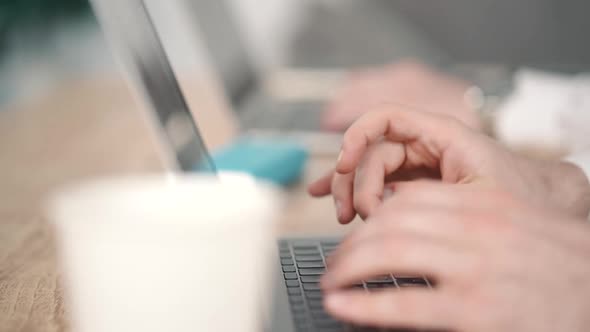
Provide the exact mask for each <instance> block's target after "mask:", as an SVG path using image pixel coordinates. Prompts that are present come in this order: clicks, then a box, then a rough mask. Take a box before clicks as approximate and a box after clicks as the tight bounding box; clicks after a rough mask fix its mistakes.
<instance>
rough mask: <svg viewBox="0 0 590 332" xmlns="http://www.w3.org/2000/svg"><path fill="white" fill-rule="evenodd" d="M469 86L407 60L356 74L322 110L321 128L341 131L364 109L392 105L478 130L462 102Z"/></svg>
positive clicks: (471, 112) (472, 112) (474, 117)
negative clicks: (397, 104)
mask: <svg viewBox="0 0 590 332" xmlns="http://www.w3.org/2000/svg"><path fill="white" fill-rule="evenodd" d="M470 86H471V84H470V83H468V82H465V81H462V80H461V79H458V78H454V77H451V76H449V75H446V74H443V73H441V72H438V71H436V70H435V69H433V68H430V67H428V66H427V65H424V64H421V63H418V62H415V61H411V60H409V61H402V62H399V63H395V64H392V65H388V66H385V67H381V68H373V69H367V70H364V71H359V72H357V73H353V74H352V75H351V76H350V78H349V79H348V80H346V81H345V82H344V84H343V85H342V87H341V88H340V90H339V91H338V92H337V94H336V96H335V98H334V99H333V100H332V102H331V103H330V104H329V105H328V107H327V108H326V110H325V111H324V114H323V119H322V127H323V128H325V129H327V130H334V131H340V130H344V129H346V128H348V126H349V125H350V124H352V123H353V122H354V121H355V120H356V119H358V118H359V117H360V116H361V115H363V114H364V113H365V112H366V111H367V110H369V109H371V108H374V107H377V106H379V105H381V104H383V103H391V102H394V103H399V104H405V105H408V106H410V107H412V108H413V109H416V110H423V111H429V112H435V113H440V114H444V115H448V116H451V117H454V118H456V119H458V120H459V121H461V122H462V123H463V124H465V125H467V126H468V127H471V128H473V129H477V130H480V129H481V127H482V124H481V121H480V119H479V118H478V115H477V113H476V111H475V110H474V109H473V108H472V107H470V106H469V105H468V104H467V103H466V102H465V93H466V92H467V90H468V89H469V88H470Z"/></svg>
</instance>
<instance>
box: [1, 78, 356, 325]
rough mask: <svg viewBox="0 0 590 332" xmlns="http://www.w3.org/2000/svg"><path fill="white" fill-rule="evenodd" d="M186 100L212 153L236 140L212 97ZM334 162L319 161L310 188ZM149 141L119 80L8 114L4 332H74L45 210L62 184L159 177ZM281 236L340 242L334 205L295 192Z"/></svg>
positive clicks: (67, 87)
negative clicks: (318, 236)
mask: <svg viewBox="0 0 590 332" xmlns="http://www.w3.org/2000/svg"><path fill="white" fill-rule="evenodd" d="M189 86H192V88H191V89H190V93H189V94H188V99H189V104H191V106H192V108H193V110H195V111H196V113H197V114H196V116H197V118H198V119H199V122H200V125H201V127H202V129H203V131H204V136H205V138H206V140H207V141H208V144H209V145H210V146H211V147H215V146H218V145H219V144H222V143H224V142H225V141H227V139H229V138H230V137H231V136H232V135H233V134H234V133H235V123H232V121H231V116H230V114H229V113H228V112H227V111H226V108H225V107H224V104H223V102H221V99H220V98H219V96H218V95H217V94H216V93H215V91H216V90H215V89H214V88H210V89H207V88H205V87H206V85H199V84H198V83H195V84H192V85H189ZM332 162H333V158H325V157H323V158H313V157H312V160H311V162H310V163H309V167H308V171H307V173H306V176H305V180H304V181H303V182H307V181H308V180H309V179H311V178H314V177H316V176H318V175H320V174H322V173H323V172H325V171H326V170H327V169H329V167H330V165H331V164H332ZM161 170H162V164H161V162H160V160H159V159H158V157H157V155H156V153H155V149H154V144H153V141H152V139H151V136H150V131H149V130H148V129H147V127H146V126H145V124H144V122H143V120H142V118H141V115H140V112H138V107H137V106H136V104H135V103H134V101H133V99H132V98H131V95H130V93H129V92H128V90H127V88H126V87H125V85H124V84H123V83H122V82H121V81H120V80H117V79H98V80H94V81H92V82H70V83H65V84H64V85H63V86H61V87H59V88H57V89H56V90H55V91H54V92H53V93H51V94H49V95H47V96H45V97H42V98H38V99H37V100H36V101H34V102H30V103H28V104H26V105H20V106H18V107H13V109H12V110H9V111H5V112H0V331H64V330H68V321H67V318H66V317H67V308H68V307H67V304H65V303H64V300H63V297H62V284H61V282H60V276H59V271H58V269H57V262H56V257H55V246H54V240H53V234H52V229H51V228H50V227H49V226H48V223H47V221H46V220H45V218H44V217H43V208H42V206H43V200H44V199H45V197H46V196H47V195H48V193H50V192H51V191H52V190H54V189H55V188H56V187H58V186H61V185H63V184H64V183H68V182H72V181H77V180H80V179H85V178H89V177H94V176H99V175H111V174H131V173H142V172H158V171H161ZM290 196H291V199H290V201H289V204H288V208H287V210H286V212H285V214H284V218H283V220H282V224H281V230H282V232H283V233H298V234H302V233H306V234H311V233H324V234H326V233H333V232H337V233H342V232H345V231H346V228H344V227H340V226H338V225H337V223H336V221H335V216H334V212H333V209H332V202H331V200H330V199H325V200H312V199H311V198H309V197H307V195H306V194H305V193H304V190H303V185H301V186H299V187H297V188H293V189H292V190H291V191H290Z"/></svg>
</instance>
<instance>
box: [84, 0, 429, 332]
mask: <svg viewBox="0 0 590 332" xmlns="http://www.w3.org/2000/svg"><path fill="white" fill-rule="evenodd" d="M91 3H92V5H93V8H94V10H95V13H96V14H97V17H98V19H99V21H100V23H101V25H102V27H103V29H104V31H105V33H106V35H107V37H108V39H109V41H110V42H111V45H112V46H113V49H114V51H115V55H116V56H117V58H118V60H119V61H120V63H121V65H122V69H123V71H124V72H125V74H126V75H127V78H128V80H129V83H130V86H131V88H132V89H133V90H134V91H135V92H136V93H137V96H138V97H139V98H138V99H139V100H140V101H141V102H142V103H143V104H144V105H145V106H146V109H147V110H149V112H148V114H149V118H150V119H151V120H152V121H151V125H152V126H153V128H154V132H155V133H156V134H157V136H158V138H159V142H160V143H161V149H162V151H163V153H162V154H163V157H164V158H166V159H167V162H168V164H169V167H170V169H171V170H173V171H181V172H191V171H193V170H194V169H195V165H199V166H200V167H199V169H202V170H203V171H205V172H212V173H214V172H215V165H214V164H213V162H212V160H211V158H210V156H209V152H208V151H207V148H206V146H205V144H203V140H202V137H201V135H200V131H199V129H198V127H197V124H196V122H194V119H193V117H192V115H191V112H190V110H189V109H188V107H187V103H186V102H185V99H184V96H183V94H182V92H181V90H180V88H179V84H178V82H177V80H176V78H175V75H174V73H173V71H172V67H171V65H170V63H169V61H168V59H167V57H166V53H165V51H164V49H163V47H162V44H161V42H160V40H159V37H158V35H157V31H156V29H155V28H154V26H153V24H152V21H151V18H150V15H149V12H148V11H147V9H146V7H145V4H144V3H143V0H126V1H120V0H92V1H91ZM203 166H206V167H203ZM338 241H339V239H338V238H332V237H306V238H289V239H280V240H279V241H278V243H277V248H276V262H275V263H276V264H275V267H274V273H275V275H274V278H273V279H274V281H273V284H272V285H269V286H268V287H273V299H272V301H273V305H272V312H271V313H270V314H271V316H270V317H269V319H268V321H267V322H266V327H265V330H266V331H281V332H303V331H315V332H341V331H382V330H379V329H371V328H367V327H354V326H349V325H347V324H345V323H343V322H340V321H337V320H335V319H334V318H332V317H331V316H330V315H328V314H327V313H326V312H325V311H324V309H323V305H322V292H321V290H320V286H319V278H320V277H321V276H322V274H323V273H324V272H325V271H326V257H327V256H328V255H329V254H330V253H331V252H332V251H334V250H335V249H336V248H337V246H338ZM236 278H239V276H236ZM351 287H357V288H362V289H364V290H366V291H373V290H374V289H381V288H387V287H390V288H393V287H396V288H400V287H430V284H429V282H428V280H427V279H425V278H422V277H404V276H394V275H386V276H379V277H376V278H375V279H372V280H366V281H363V282H359V283H358V284H356V285H351Z"/></svg>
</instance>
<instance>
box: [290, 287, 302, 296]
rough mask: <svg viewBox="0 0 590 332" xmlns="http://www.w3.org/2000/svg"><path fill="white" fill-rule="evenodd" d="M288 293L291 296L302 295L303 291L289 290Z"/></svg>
mask: <svg viewBox="0 0 590 332" xmlns="http://www.w3.org/2000/svg"><path fill="white" fill-rule="evenodd" d="M287 293H288V294H289V295H301V289H299V287H297V288H287Z"/></svg>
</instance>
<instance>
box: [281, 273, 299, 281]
mask: <svg viewBox="0 0 590 332" xmlns="http://www.w3.org/2000/svg"><path fill="white" fill-rule="evenodd" d="M283 275H284V276H285V280H297V279H298V278H299V276H298V275H297V273H294V272H291V273H284V274H283Z"/></svg>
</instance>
